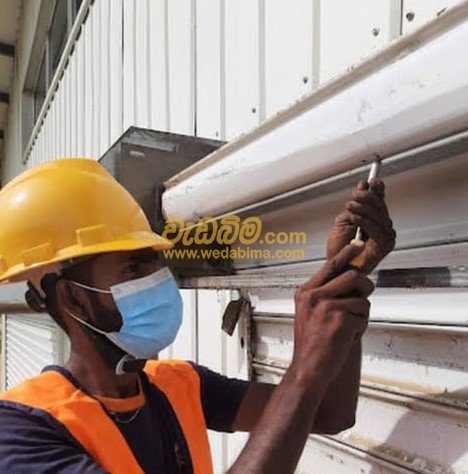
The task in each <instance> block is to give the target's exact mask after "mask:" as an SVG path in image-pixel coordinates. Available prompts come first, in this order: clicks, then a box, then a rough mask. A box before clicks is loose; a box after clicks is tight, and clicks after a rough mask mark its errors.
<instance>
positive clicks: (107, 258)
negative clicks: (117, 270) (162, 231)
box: [91, 248, 159, 265]
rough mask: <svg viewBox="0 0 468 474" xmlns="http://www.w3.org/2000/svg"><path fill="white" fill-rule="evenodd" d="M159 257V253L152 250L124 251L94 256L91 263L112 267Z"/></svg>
mask: <svg viewBox="0 0 468 474" xmlns="http://www.w3.org/2000/svg"><path fill="white" fill-rule="evenodd" d="M158 256H159V253H158V252H157V251H156V250H153V249H151V248H150V249H138V250H126V251H120V252H106V253H101V254H98V255H95V256H94V257H93V258H92V259H91V262H92V263H93V264H99V265H103V264H104V265H105V264H108V265H112V264H116V265H118V264H122V263H127V262H129V261H135V262H138V261H144V260H147V259H151V260H155V259H157V258H158Z"/></svg>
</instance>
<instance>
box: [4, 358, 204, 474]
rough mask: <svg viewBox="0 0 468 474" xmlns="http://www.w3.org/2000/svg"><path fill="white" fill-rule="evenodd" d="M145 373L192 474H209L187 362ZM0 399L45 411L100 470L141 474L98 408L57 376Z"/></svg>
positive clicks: (155, 364)
mask: <svg viewBox="0 0 468 474" xmlns="http://www.w3.org/2000/svg"><path fill="white" fill-rule="evenodd" d="M145 372H146V373H147V375H148V379H149V381H150V382H151V383H153V384H154V385H156V386H157V387H158V388H159V389H160V390H161V391H162V392H163V393H164V394H165V395H166V397H167V399H168V400H169V403H170V404H171V405H172V408H173V410H174V412H175V414H176V416H177V419H178V420H179V424H180V426H181V428H182V432H183V434H184V436H185V439H186V441H187V445H188V448H189V452H190V456H191V459H192V464H193V471H194V474H211V473H212V472H213V468H212V463H211V454H210V446H209V441H208V434H207V428H206V422H205V417H204V414H203V408H202V405H201V400H200V379H199V376H198V373H197V372H196V370H195V369H193V367H192V366H191V365H190V364H189V363H187V362H184V361H176V360H171V361H150V362H148V363H147V364H146V366H145ZM0 400H7V401H12V402H16V403H21V404H23V405H26V406H29V407H32V408H38V409H41V410H43V411H45V412H47V413H48V414H49V415H51V416H52V417H53V418H55V419H56V420H57V421H59V422H60V423H62V424H63V425H64V426H65V427H66V428H67V429H68V431H69V432H70V434H71V435H72V436H73V437H74V438H75V439H76V440H77V441H78V442H79V443H80V444H81V445H82V446H83V448H84V449H85V450H86V451H87V452H88V453H89V454H90V455H91V456H92V457H93V458H94V460H95V461H96V462H97V463H98V464H99V465H100V466H101V467H102V468H103V469H105V470H106V471H109V472H111V473H113V474H114V473H115V474H141V473H143V471H142V469H141V467H140V466H139V464H138V462H137V460H136V459H135V457H134V455H133V453H132V451H131V449H130V447H129V446H128V444H127V442H126V440H125V438H124V437H123V435H122V434H121V432H120V431H119V429H118V427H117V426H116V425H115V424H114V422H113V421H112V419H111V418H110V417H109V416H108V415H107V413H106V411H105V410H104V409H103V408H102V406H101V404H100V403H99V402H98V401H97V400H95V399H94V398H92V397H89V396H88V395H86V394H85V393H83V392H82V391H81V390H79V389H78V388H76V387H75V386H74V385H73V384H72V383H71V382H70V381H68V380H67V379H66V378H65V377H64V376H63V375H61V374H60V373H58V372H55V371H52V370H51V371H46V372H44V373H42V374H41V375H39V376H38V377H35V378H32V379H29V380H26V381H25V382H23V383H21V384H19V385H17V386H16V387H14V388H12V389H11V390H8V391H7V392H4V393H2V394H0ZM103 440H105V442H104V443H103ZM109 446H112V449H109Z"/></svg>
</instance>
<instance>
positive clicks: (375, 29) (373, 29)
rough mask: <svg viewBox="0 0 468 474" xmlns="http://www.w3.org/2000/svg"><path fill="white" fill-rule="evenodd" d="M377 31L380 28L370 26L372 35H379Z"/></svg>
mask: <svg viewBox="0 0 468 474" xmlns="http://www.w3.org/2000/svg"><path fill="white" fill-rule="evenodd" d="M379 33H380V28H377V27H376V28H372V34H373V35H374V36H379Z"/></svg>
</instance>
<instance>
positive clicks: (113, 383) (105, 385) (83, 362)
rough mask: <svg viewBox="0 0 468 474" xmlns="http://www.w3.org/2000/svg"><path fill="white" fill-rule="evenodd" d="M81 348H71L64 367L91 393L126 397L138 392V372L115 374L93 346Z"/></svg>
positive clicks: (110, 396)
mask: <svg viewBox="0 0 468 474" xmlns="http://www.w3.org/2000/svg"><path fill="white" fill-rule="evenodd" d="M81 349H82V350H80V351H75V350H73V348H72V351H71V354H70V358H69V359H68V361H67V363H66V364H65V367H66V368H67V369H68V370H69V371H70V372H71V373H72V374H73V376H74V377H75V378H76V379H77V380H78V382H79V383H80V384H81V385H82V386H83V387H85V388H86V389H87V390H88V391H89V392H90V393H91V394H93V395H98V396H102V397H109V398H127V397H132V396H134V395H137V394H138V392H139V385H138V374H136V373H132V374H123V375H117V374H116V373H115V370H114V369H112V368H110V367H109V366H108V365H107V364H106V363H105V361H104V360H103V359H102V358H101V357H100V355H99V354H98V353H97V351H96V350H95V349H94V347H92V346H90V347H88V348H81ZM83 349H85V350H84V351H83Z"/></svg>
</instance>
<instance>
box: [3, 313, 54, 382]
mask: <svg viewBox="0 0 468 474" xmlns="http://www.w3.org/2000/svg"><path fill="white" fill-rule="evenodd" d="M4 341H5V351H4V354H5V388H7V389H8V388H11V387H13V386H14V385H16V384H17V383H19V382H21V381H22V380H24V379H27V378H29V377H33V376H35V375H38V374H39V373H40V372H41V370H42V368H43V367H45V366H46V365H48V364H54V363H60V362H62V360H61V358H62V348H61V345H62V344H61V336H60V330H59V328H58V326H57V325H56V324H55V323H54V322H53V321H52V319H51V318H49V317H47V316H42V315H14V316H6V321H5V336H4Z"/></svg>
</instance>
